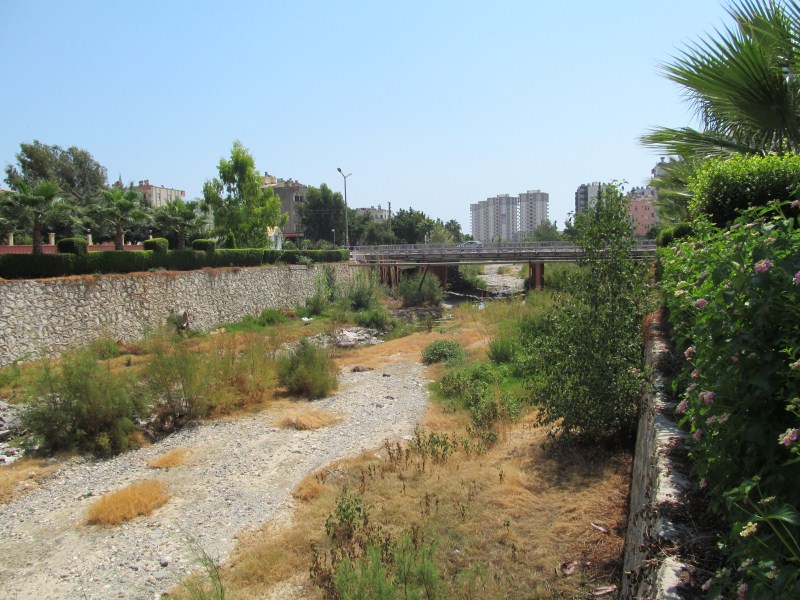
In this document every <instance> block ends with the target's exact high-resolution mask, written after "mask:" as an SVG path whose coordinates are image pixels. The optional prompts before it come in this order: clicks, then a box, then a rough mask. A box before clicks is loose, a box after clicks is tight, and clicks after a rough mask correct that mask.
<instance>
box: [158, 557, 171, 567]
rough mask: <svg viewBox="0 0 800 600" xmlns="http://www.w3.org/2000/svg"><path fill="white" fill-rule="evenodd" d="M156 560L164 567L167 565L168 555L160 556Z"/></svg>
mask: <svg viewBox="0 0 800 600" xmlns="http://www.w3.org/2000/svg"><path fill="white" fill-rule="evenodd" d="M158 562H159V563H160V564H161V566H162V567H166V566H167V565H169V556H162V557H161V558H160V559H158Z"/></svg>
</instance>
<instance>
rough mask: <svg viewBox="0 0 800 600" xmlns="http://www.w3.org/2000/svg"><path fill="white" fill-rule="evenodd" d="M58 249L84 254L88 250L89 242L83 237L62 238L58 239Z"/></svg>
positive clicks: (64, 251)
mask: <svg viewBox="0 0 800 600" xmlns="http://www.w3.org/2000/svg"><path fill="white" fill-rule="evenodd" d="M56 245H57V246H58V251H59V252H62V253H64V254H79V255H86V253H87V251H88V247H89V244H88V243H87V241H86V240H85V239H84V238H76V237H72V238H64V239H63V240H59V241H58V244H56Z"/></svg>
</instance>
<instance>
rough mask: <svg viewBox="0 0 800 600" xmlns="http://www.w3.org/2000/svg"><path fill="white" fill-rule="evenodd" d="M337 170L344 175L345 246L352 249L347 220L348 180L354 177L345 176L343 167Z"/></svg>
mask: <svg viewBox="0 0 800 600" xmlns="http://www.w3.org/2000/svg"><path fill="white" fill-rule="evenodd" d="M336 170H337V171H339V173H341V174H342V177H344V245H345V248H349V247H350V224H349V223H348V219H347V178H348V177H350V175H352V173H348V174H347V175H345V174H344V171H342V167H336Z"/></svg>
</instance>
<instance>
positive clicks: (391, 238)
mask: <svg viewBox="0 0 800 600" xmlns="http://www.w3.org/2000/svg"><path fill="white" fill-rule="evenodd" d="M359 239H360V241H361V243H363V244H368V245H371V246H378V245H381V244H396V243H397V238H396V237H395V235H394V232H393V231H392V228H391V224H390V223H389V222H388V221H374V220H372V219H370V221H369V223H368V224H367V227H366V229H365V230H364V237H363V238H359Z"/></svg>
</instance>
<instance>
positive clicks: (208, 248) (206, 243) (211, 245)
mask: <svg viewBox="0 0 800 600" xmlns="http://www.w3.org/2000/svg"><path fill="white" fill-rule="evenodd" d="M216 249H217V242H215V241H214V240H206V239H197V240H192V250H202V251H203V252H206V253H208V254H211V253H212V252H214V250H216Z"/></svg>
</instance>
